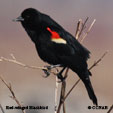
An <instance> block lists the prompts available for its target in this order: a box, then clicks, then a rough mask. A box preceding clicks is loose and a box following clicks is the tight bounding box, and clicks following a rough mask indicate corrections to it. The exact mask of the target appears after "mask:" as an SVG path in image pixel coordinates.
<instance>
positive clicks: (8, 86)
mask: <svg viewBox="0 0 113 113" xmlns="http://www.w3.org/2000/svg"><path fill="white" fill-rule="evenodd" d="M0 79H1V80H2V82H3V83H4V84H5V85H6V87H7V88H8V89H9V91H10V92H11V94H12V96H11V98H12V99H13V100H15V102H16V103H17V105H18V106H19V107H21V108H22V107H23V106H22V105H21V104H20V102H19V100H18V99H17V97H16V96H15V93H14V91H13V89H12V87H11V84H8V83H7V82H6V81H5V80H4V79H3V78H2V77H1V76H0ZM21 110H22V109H21ZM22 112H23V113H26V112H25V110H22Z"/></svg>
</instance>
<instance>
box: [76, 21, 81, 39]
mask: <svg viewBox="0 0 113 113" xmlns="http://www.w3.org/2000/svg"><path fill="white" fill-rule="evenodd" d="M81 26H82V19H79V21H78V23H77V29H76V33H75V38H76V39H77V40H78V38H79V34H80V32H81Z"/></svg>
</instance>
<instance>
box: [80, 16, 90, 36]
mask: <svg viewBox="0 0 113 113" xmlns="http://www.w3.org/2000/svg"><path fill="white" fill-rule="evenodd" d="M88 19H89V17H87V18H86V20H85V21H84V23H83V24H82V28H81V30H80V33H79V35H78V37H80V36H81V34H82V32H83V30H84V29H85V28H86V23H87V21H88Z"/></svg>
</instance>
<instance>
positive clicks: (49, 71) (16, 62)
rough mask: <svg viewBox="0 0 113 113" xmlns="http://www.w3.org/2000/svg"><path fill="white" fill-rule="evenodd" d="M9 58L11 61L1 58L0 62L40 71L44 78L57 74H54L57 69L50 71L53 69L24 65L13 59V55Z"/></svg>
mask: <svg viewBox="0 0 113 113" xmlns="http://www.w3.org/2000/svg"><path fill="white" fill-rule="evenodd" d="M11 57H12V59H8V58H5V57H1V58H0V62H3V61H6V62H11V63H14V64H17V65H19V66H22V67H24V68H29V69H40V70H42V71H44V73H45V74H46V77H47V76H48V75H50V73H51V74H53V75H57V73H56V71H58V69H57V68H54V69H55V70H56V71H52V69H53V68H52V69H48V68H47V67H37V66H31V65H27V64H24V63H22V62H20V61H17V60H16V58H15V56H14V55H13V54H11ZM57 67H59V66H57ZM43 77H45V76H43Z"/></svg>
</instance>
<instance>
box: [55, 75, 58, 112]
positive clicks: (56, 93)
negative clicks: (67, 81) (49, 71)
mask: <svg viewBox="0 0 113 113" xmlns="http://www.w3.org/2000/svg"><path fill="white" fill-rule="evenodd" d="M58 86H59V83H58V77H57V76H56V87H55V113H57V100H58Z"/></svg>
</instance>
